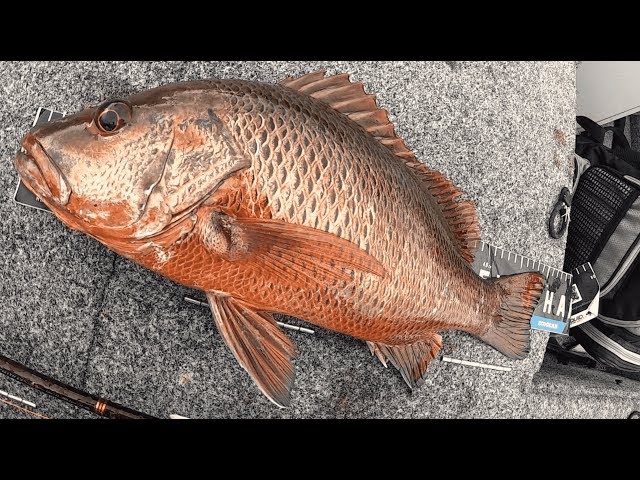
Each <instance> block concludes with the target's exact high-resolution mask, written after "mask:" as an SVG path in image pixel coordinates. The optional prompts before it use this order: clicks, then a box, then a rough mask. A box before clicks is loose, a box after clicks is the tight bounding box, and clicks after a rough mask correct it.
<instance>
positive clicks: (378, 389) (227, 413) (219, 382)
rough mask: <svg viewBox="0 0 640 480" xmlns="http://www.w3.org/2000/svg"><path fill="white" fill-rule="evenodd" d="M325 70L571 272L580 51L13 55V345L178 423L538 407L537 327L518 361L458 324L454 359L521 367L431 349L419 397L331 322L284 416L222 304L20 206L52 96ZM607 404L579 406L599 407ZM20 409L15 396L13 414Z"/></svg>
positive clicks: (504, 242) (3, 121)
mask: <svg viewBox="0 0 640 480" xmlns="http://www.w3.org/2000/svg"><path fill="white" fill-rule="evenodd" d="M321 68H326V69H328V70H329V71H330V72H332V73H338V72H351V73H353V76H354V78H356V79H358V80H362V81H364V83H365V85H366V88H367V90H368V91H370V92H375V93H377V94H378V99H379V102H380V104H381V105H382V106H384V107H386V108H387V109H388V110H389V112H390V114H391V117H392V120H393V121H394V122H395V124H396V126H397V131H398V133H399V134H400V135H401V136H402V137H403V138H404V139H405V140H406V142H407V144H408V145H409V147H410V148H413V149H414V150H415V151H416V153H417V155H418V157H419V158H420V159H422V160H423V161H425V162H426V163H427V164H428V165H429V166H431V167H432V168H435V169H437V170H440V171H442V172H443V173H444V174H446V175H447V176H448V177H449V178H451V179H452V180H453V181H454V183H456V184H457V185H459V186H460V187H461V188H462V189H463V190H464V191H465V192H466V194H467V196H468V197H469V198H471V199H472V200H474V201H475V202H476V204H477V207H478V213H479V218H480V223H481V228H482V237H483V239H484V240H487V241H489V242H491V243H494V244H496V245H499V246H503V247H505V248H507V249H511V250H513V251H516V252H519V253H522V254H524V255H528V256H531V257H534V258H537V259H540V260H542V261H543V262H546V263H549V264H551V265H552V266H555V267H561V266H562V258H563V250H564V240H553V239H551V238H550V237H549V236H548V234H547V231H546V221H547V218H548V215H549V213H550V211H551V208H552V206H553V204H554V202H555V200H556V198H557V195H558V193H559V191H560V189H561V187H562V186H565V185H570V181H571V174H572V165H571V160H570V158H571V152H572V148H573V137H572V134H573V131H574V114H575V68H574V64H573V63H572V62H552V63H533V62H528V63H516V62H426V63H424V62H398V63H379V62H353V63H348V62H257V63H254V62H219V63H216V62H210V63H209V62H203V63H201V62H185V63H153V62H136V63H127V62H116V63H87V62H82V63H43V62H31V63H21V62H5V63H0V73H1V75H0V90H1V92H2V94H1V95H0V125H2V127H1V128H0V186H1V187H2V190H1V191H2V192H3V194H2V196H1V197H0V215H2V219H3V220H2V223H1V224H0V229H1V235H2V237H1V238H2V240H3V241H2V242H0V296H1V298H2V301H3V307H2V310H1V311H0V351H1V352H2V353H3V354H5V355H8V356H10V357H12V358H14V359H16V360H18V361H21V362H24V363H26V364H27V365H29V366H31V367H34V368H37V369H39V370H41V371H43V372H46V373H48V374H50V375H52V376H54V377H56V378H58V379H60V380H63V381H65V382H69V383H71V384H73V385H77V386H79V387H82V388H86V389H88V390H90V391H92V392H94V393H97V394H100V395H104V396H106V397H107V398H109V399H111V400H114V401H117V402H121V403H124V404H126V405H128V406H131V407H134V408H138V409H140V410H143V411H145V412H147V413H150V414H153V415H157V416H160V417H165V418H166V417H167V416H168V414H169V413H178V414H181V415H184V416H188V417H194V418H205V417H213V418H218V417H229V418H239V417H248V418H253V417H274V418H279V417H292V418H293V417H296V418H298V417H319V418H336V417H337V418H343V417H409V418H414V417H527V416H531V413H530V412H531V411H532V409H534V410H535V405H541V404H542V401H543V400H544V399H547V397H548V396H545V395H542V394H538V395H537V397H540V398H541V399H542V400H540V398H539V399H538V400H535V398H534V399H533V400H532V392H533V390H535V388H537V387H535V386H534V384H533V383H532V379H533V376H534V374H535V373H536V372H537V371H538V369H539V368H540V365H541V362H542V359H543V355H544V349H545V344H546V340H547V335H546V334H544V333H542V332H533V337H532V339H533V341H532V352H531V354H530V355H529V356H528V358H526V359H525V360H523V361H510V360H508V359H506V358H505V357H503V356H502V355H500V354H499V353H497V352H496V351H494V350H492V349H491V348H489V347H487V346H486V345H484V344H482V343H481V342H480V341H478V340H475V339H473V338H471V337H470V336H469V335H466V334H463V333H452V332H447V333H445V334H444V352H445V353H446V354H449V355H451V356H455V357H457V358H462V359H468V360H475V361H480V362H486V363H493V364H498V365H507V366H510V367H512V369H513V370H512V371H511V372H497V371H490V370H478V369H473V368H469V367H463V366H459V365H452V364H445V363H441V362H439V361H434V362H433V363H432V365H431V366H430V367H429V373H430V375H429V378H428V379H427V381H426V384H425V385H424V386H423V387H422V388H420V389H418V390H417V391H415V392H413V393H411V392H409V391H408V389H407V388H406V386H405V385H404V382H403V381H402V379H401V376H400V374H399V373H398V372H397V371H395V370H394V369H393V368H389V369H387V370H385V369H384V368H383V367H382V366H381V365H380V364H379V363H378V361H377V360H376V359H374V358H372V357H371V356H370V354H369V352H368V350H367V348H366V347H365V346H364V345H363V344H362V343H361V342H359V341H356V340H354V339H351V338H348V337H345V336H342V335H338V334H335V333H332V332H329V331H325V330H322V329H316V334H315V335H307V334H303V333H297V332H291V333H290V335H291V336H292V338H293V339H294V342H295V343H296V344H297V346H298V347H299V350H300V352H301V354H300V357H299V358H298V359H297V360H296V362H295V366H296V374H297V379H296V385H295V387H294V390H293V399H292V406H291V408H289V409H286V410H280V409H278V408H276V407H275V406H274V405H273V404H271V403H270V402H269V401H268V400H267V399H266V398H265V397H264V396H262V395H261V394H260V393H259V391H258V389H257V388H256V387H255V386H254V385H253V383H252V382H251V381H250V379H249V377H248V376H247V375H246V374H245V373H244V371H243V370H242V369H241V368H240V367H239V365H238V364H237V363H236V361H235V360H234V358H233V355H232V354H231V352H230V351H229V350H228V349H227V348H226V347H225V346H224V345H223V343H222V340H221V338H220V336H219V335H218V333H217V332H216V331H215V327H214V325H213V323H212V321H211V319H210V314H209V312H208V311H207V310H206V309H202V308H199V307H197V306H192V305H189V304H185V303H184V302H183V301H182V297H183V296H184V295H185V294H187V293H190V294H195V295H198V292H190V291H189V290H188V289H186V288H183V287H181V286H179V285H176V284H174V283H172V282H170V281H168V280H166V279H163V278H161V277H159V276H157V275H155V274H154V273H152V272H149V271H146V270H144V269H142V268H140V267H138V266H136V265H134V264H132V263H131V262H129V261H128V260H126V259H124V258H121V257H118V258H115V256H114V254H112V253H111V252H109V251H108V250H107V249H106V248H104V247H102V246H101V245H99V244H98V243H97V242H95V241H93V240H91V239H90V238H88V237H85V236H83V235H81V234H79V233H74V232H72V231H70V230H68V229H67V228H65V227H64V226H63V225H62V224H61V223H60V222H58V221H57V220H56V219H55V218H54V217H53V216H52V215H50V214H48V213H44V212H39V211H35V210H30V209H28V208H25V207H19V206H16V205H15V204H14V203H13V202H12V195H13V192H14V189H15V185H16V173H15V171H14V168H13V164H12V160H13V156H14V153H15V151H16V150H17V148H18V145H19V140H20V138H21V137H22V135H23V134H24V133H25V132H26V130H27V128H28V126H29V124H30V122H31V119H32V117H33V114H34V112H35V110H36V109H37V107H39V106H47V107H52V108H54V109H57V110H61V111H69V112H73V111H77V110H78V109H81V108H82V107H84V106H85V105H87V104H96V103H98V102H101V101H103V100H104V99H107V98H109V97H114V96H124V95H128V94H130V93H133V92H135V91H138V90H141V89H144V88H148V87H153V86H157V85H160V84H163V83H167V82H172V81H178V80H187V79H197V78H209V77H226V78H244V79H255V80H263V81H269V82H275V81H278V80H280V79H282V78H284V77H287V76H290V75H296V74H302V73H306V72H310V71H313V70H317V69H321ZM558 132H560V133H558ZM200 296H201V295H200ZM274 307H275V306H274ZM0 389H4V390H10V391H12V392H16V393H17V394H18V395H22V396H24V397H26V398H30V399H34V398H35V399H37V400H38V403H39V404H40V406H41V411H42V412H44V413H46V414H47V415H50V416H54V417H83V418H84V417H87V416H89V415H87V414H85V413H81V412H79V411H78V410H77V409H75V408H72V407H68V406H65V405H62V404H61V403H60V402H59V401H56V400H52V399H49V398H48V397H43V396H41V395H39V394H37V393H34V392H33V391H32V390H30V389H27V388H24V387H21V386H17V385H16V384H15V382H13V381H10V380H7V379H6V378H4V377H0ZM554 395H556V396H558V394H557V393H554ZM562 395H564V393H563V394H562ZM534 397H536V396H535V395H534ZM537 397H536V398H537ZM554 398H555V397H554ZM532 402H533V403H534V404H533V406H532ZM536 402H538V403H536ZM596 407H597V405H594V408H592V409H589V408H584V409H581V410H579V411H576V415H580V416H599V415H601V414H602V411H601V408H596ZM625 408H626V405H625ZM617 412H618V410H616V413H617ZM22 416H24V414H22V413H18V412H16V411H15V410H13V409H9V408H7V407H5V406H2V405H0V417H2V418H11V417H22Z"/></svg>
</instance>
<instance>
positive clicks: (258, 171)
mask: <svg viewBox="0 0 640 480" xmlns="http://www.w3.org/2000/svg"><path fill="white" fill-rule="evenodd" d="M23 147H24V149H25V151H26V153H24V152H22V153H19V154H18V155H17V158H16V166H17V169H18V171H19V172H20V175H21V177H22V179H23V181H24V182H25V184H26V185H27V187H28V188H30V189H31V190H32V191H33V192H34V193H35V194H36V195H38V196H39V197H40V198H41V199H42V200H43V201H44V203H45V204H46V205H47V206H48V207H49V208H51V210H52V211H53V212H54V213H55V214H56V215H57V216H58V218H60V220H62V222H64V223H65V224H66V225H68V226H69V227H70V228H73V229H77V230H80V231H82V232H85V233H86V234H88V235H90V236H92V237H93V238H95V239H97V240H98V241H100V242H102V243H103V244H104V245H106V246H107V247H109V248H110V249H112V250H114V251H115V252H117V253H119V254H121V255H124V256H125V257H127V258H130V259H131V260H133V261H135V262H137V263H139V264H141V265H143V266H145V267H147V268H150V269H152V270H154V271H156V272H159V273H160V274H162V275H165V276H167V277H168V278H170V279H172V280H174V281H176V282H179V283H182V284H184V285H187V286H189V287H192V288H196V289H200V290H203V291H205V292H206V293H207V296H208V299H209V303H210V305H211V311H212V313H213V318H214V320H215V323H216V325H217V327H218V329H219V330H220V333H221V334H222V336H223V337H224V339H225V341H226V343H227V345H228V346H229V348H231V350H232V351H233V353H234V355H235V356H236V358H237V359H238V361H239V362H240V364H241V365H242V366H243V367H244V368H245V369H246V370H247V371H248V372H249V374H250V375H251V376H252V378H253V379H254V381H255V382H256V383H257V384H258V386H259V387H260V389H261V390H262V391H263V392H264V393H265V394H266V395H267V396H268V397H269V398H270V399H271V400H273V401H274V402H275V403H277V404H279V405H287V404H288V403H289V401H290V400H289V398H290V389H291V386H292V383H293V377H294V368H293V365H292V362H291V360H292V358H293V357H294V355H295V349H294V346H293V345H292V343H291V341H290V339H289V338H288V337H287V336H285V335H284V333H282V332H281V331H280V329H279V328H278V326H277V324H276V323H275V321H274V319H273V317H272V313H273V312H279V313H283V314H288V315H293V316H296V317H300V318H303V319H305V320H307V321H309V322H311V323H313V324H315V325H319V326H321V327H324V328H328V329H331V330H335V331H338V332H342V333H345V334H347V335H352V336H354V337H357V338H360V339H362V340H365V341H367V343H368V345H369V347H370V348H371V351H372V352H373V353H374V354H375V355H376V356H377V357H378V358H379V359H380V360H381V361H382V362H383V363H385V364H386V361H387V360H389V361H390V362H391V363H392V364H393V365H395V366H396V367H397V368H398V369H399V370H400V371H401V373H402V376H403V377H404V379H405V381H406V382H407V383H408V384H409V385H410V386H411V387H414V386H416V385H417V384H419V383H420V382H421V380H422V379H423V377H424V375H425V372H426V369H427V366H428V364H429V361H430V360H431V359H433V358H434V357H435V356H436V354H437V352H438V350H439V348H440V346H441V337H440V335H438V333H437V332H438V331H441V330H450V329H456V330H463V331H465V332H469V333H471V334H473V335H476V336H478V337H480V338H481V339H482V340H484V341H485V342H487V343H488V344H490V345H492V346H494V347H495V348H497V349H498V350H499V351H501V352H502V353H504V354H505V355H507V356H509V357H513V358H521V357H522V356H524V355H525V354H526V352H527V348H528V342H529V318H530V316H531V312H532V310H533V307H534V306H535V304H536V302H537V300H538V298H539V295H540V292H541V290H542V287H543V279H542V278H543V277H542V275H540V274H538V273H526V274H521V275H516V276H513V277H504V278H500V279H498V280H495V281H494V280H490V281H487V280H482V279H481V278H479V277H478V276H477V275H475V274H474V272H473V271H472V270H471V268H470V265H469V262H470V261H471V259H472V251H471V245H472V244H473V243H474V242H475V241H476V240H477V239H478V237H479V229H478V222H477V219H476V215H475V209H474V206H473V205H472V204H471V203H470V202H468V201H459V198H458V197H459V196H460V195H461V192H460V191H459V190H458V189H457V188H456V187H455V186H454V185H453V184H452V183H451V182H449V181H448V180H447V179H446V178H444V177H443V176H442V175H441V174H440V173H438V172H436V171H433V170H430V169H429V168H427V167H426V166H425V165H424V164H422V163H421V162H419V161H417V159H416V157H415V156H414V154H413V153H412V152H410V151H409V150H408V149H407V147H406V146H405V144H404V143H403V141H402V140H401V139H400V138H398V137H397V136H396V134H395V132H394V128H393V125H392V124H391V123H390V122H389V119H388V116H387V113H386V112H385V111H384V110H381V109H379V108H377V106H376V102H375V98H374V96H373V95H367V94H366V93H365V91H364V88H363V85H362V84H361V83H352V82H350V81H349V78H348V75H336V76H330V77H326V76H325V75H324V73H323V72H318V73H312V74H309V75H305V76H303V77H300V78H289V79H287V80H285V81H284V82H282V83H281V84H280V85H267V84H261V83H255V82H248V81H240V80H211V81H194V82H184V83H177V84H173V85H167V86H163V87H159V88H155V89H152V90H148V91H145V92H143V93H140V94H137V95H133V96H131V97H129V98H127V99H123V100H112V101H109V102H105V103H103V104H102V105H100V106H99V107H96V108H90V109H87V110H84V111H82V112H80V113H78V114H75V115H73V116H70V117H67V118H64V119H61V120H56V121H54V122H51V123H49V124H45V125H43V126H39V127H36V128H34V129H32V130H31V131H30V132H29V133H28V134H27V135H26V136H25V138H24V140H23Z"/></svg>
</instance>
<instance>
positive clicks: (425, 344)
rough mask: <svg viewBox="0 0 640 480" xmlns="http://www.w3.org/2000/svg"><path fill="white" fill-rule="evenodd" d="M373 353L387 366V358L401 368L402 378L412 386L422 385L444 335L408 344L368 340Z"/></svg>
mask: <svg viewBox="0 0 640 480" xmlns="http://www.w3.org/2000/svg"><path fill="white" fill-rule="evenodd" d="M367 345H368V346H369V350H371V353H372V354H373V355H375V356H376V357H378V359H379V360H380V361H381V362H382V364H383V365H384V366H385V367H386V366H387V363H386V361H385V359H387V360H389V361H390V362H391V364H392V365H393V366H394V367H396V368H397V369H398V370H400V373H401V374H402V378H404V381H405V382H406V383H407V385H409V387H410V388H412V389H413V388H416V387H419V386H420V385H422V383H423V382H424V377H425V374H426V372H427V367H428V366H429V363H430V362H431V360H433V359H434V358H435V357H436V356H437V355H438V352H439V351H440V347H442V337H441V336H440V335H438V334H437V333H433V334H431V335H430V336H429V337H428V338H426V339H424V340H420V341H418V342H414V343H410V344H406V345H386V344H384V343H375V342H367Z"/></svg>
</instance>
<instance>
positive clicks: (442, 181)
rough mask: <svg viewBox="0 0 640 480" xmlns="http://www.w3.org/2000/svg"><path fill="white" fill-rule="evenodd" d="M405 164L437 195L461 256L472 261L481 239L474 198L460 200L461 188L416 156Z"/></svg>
mask: <svg viewBox="0 0 640 480" xmlns="http://www.w3.org/2000/svg"><path fill="white" fill-rule="evenodd" d="M406 164H407V166H408V167H409V168H410V169H411V170H412V171H413V172H414V173H415V174H416V175H417V176H418V177H419V178H420V179H421V180H422V183H423V184H424V185H425V186H426V187H427V189H428V190H429V192H431V194H432V195H433V196H434V197H435V199H436V202H438V205H439V206H440V210H441V212H442V215H443V216H444V218H445V219H446V220H447V222H448V223H449V227H450V229H451V233H452V234H453V239H454V240H455V242H456V243H457V244H458V249H459V251H460V254H461V255H462V257H463V258H464V259H465V260H466V261H467V262H469V263H470V264H471V263H473V253H474V246H475V244H476V243H477V242H479V241H480V223H479V222H478V217H477V215H476V207H475V205H474V204H473V202H471V201H469V200H465V201H459V200H458V198H459V197H460V196H461V195H462V191H461V190H460V189H459V188H458V187H456V186H455V185H454V184H453V183H451V181H450V180H448V179H447V178H446V177H445V176H444V175H443V174H441V173H440V172H437V171H435V170H431V169H430V168H428V167H427V166H426V165H425V164H424V163H422V162H419V161H417V160H416V161H412V162H406Z"/></svg>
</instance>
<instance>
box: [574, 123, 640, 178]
mask: <svg viewBox="0 0 640 480" xmlns="http://www.w3.org/2000/svg"><path fill="white" fill-rule="evenodd" d="M576 121H577V122H578V124H579V125H580V126H581V127H582V128H584V131H585V133H586V134H587V135H588V136H589V137H590V138H591V139H592V140H594V141H595V142H597V143H600V144H604V136H605V133H606V132H607V131H611V132H613V140H612V143H611V151H612V152H613V153H614V154H615V155H616V156H617V157H618V158H620V159H621V160H623V161H625V162H626V163H628V164H629V165H631V166H632V167H634V168H636V169H639V170H640V152H636V151H635V150H632V149H631V145H630V144H629V140H627V137H626V136H625V135H624V126H625V122H626V119H625V118H620V119H618V120H616V121H615V122H614V126H613V127H603V126H601V125H598V124H597V123H596V122H594V121H593V120H591V119H590V118H588V117H585V116H577V117H576Z"/></svg>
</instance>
